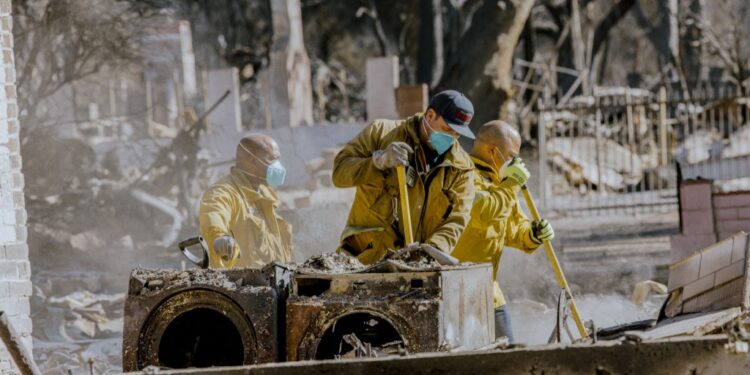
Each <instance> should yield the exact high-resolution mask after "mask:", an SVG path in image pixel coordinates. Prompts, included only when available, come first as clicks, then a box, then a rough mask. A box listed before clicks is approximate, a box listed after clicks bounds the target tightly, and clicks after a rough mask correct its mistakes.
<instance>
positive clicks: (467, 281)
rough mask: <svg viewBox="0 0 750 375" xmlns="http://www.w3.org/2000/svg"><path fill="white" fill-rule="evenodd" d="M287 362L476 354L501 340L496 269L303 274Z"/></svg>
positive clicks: (294, 294)
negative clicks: (497, 337) (498, 337)
mask: <svg viewBox="0 0 750 375" xmlns="http://www.w3.org/2000/svg"><path fill="white" fill-rule="evenodd" d="M286 311H287V317H286V321H287V327H286V332H287V336H286V340H287V341H286V345H287V352H286V355H287V360H289V361H296V360H310V359H333V358H341V357H344V358H348V357H363V356H377V355H380V354H393V353H399V352H402V353H403V352H408V353H419V352H434V351H444V350H471V349H476V348H480V347H482V346H485V345H488V344H490V343H492V342H493V341H494V339H495V331H494V315H493V305H492V267H491V266H490V265H484V264H483V265H461V266H453V267H443V268H442V269H439V270H432V271H416V272H396V273H347V274H322V273H321V274H318V273H315V274H302V273H297V274H296V275H294V276H293V278H292V287H291V290H290V295H289V299H288V300H287V310H286Z"/></svg>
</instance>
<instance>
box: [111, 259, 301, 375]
mask: <svg viewBox="0 0 750 375" xmlns="http://www.w3.org/2000/svg"><path fill="white" fill-rule="evenodd" d="M289 279H290V271H289V270H288V269H287V268H286V267H284V266H282V265H278V264H272V265H269V266H267V267H266V268H264V269H262V270H260V269H234V270H212V269H191V270H186V271H175V270H161V269H158V270H157V269H135V270H134V271H133V272H132V273H131V275H130V285H129V290H128V297H127V299H126V301H125V313H124V316H125V318H124V320H125V321H124V332H123V370H124V371H126V372H128V371H137V370H141V369H143V368H145V367H147V366H158V367H167V368H175V369H181V368H188V367H210V366H231V365H249V364H256V363H267V362H277V361H280V360H283V359H284V331H285V330H284V325H285V323H284V318H285V315H284V311H285V309H284V306H285V303H286V298H287V294H288V288H289Z"/></svg>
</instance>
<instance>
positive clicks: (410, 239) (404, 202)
mask: <svg viewBox="0 0 750 375" xmlns="http://www.w3.org/2000/svg"><path fill="white" fill-rule="evenodd" d="M396 176H397V178H398V200H399V202H401V222H402V224H403V226H404V245H411V244H413V243H414V233H413V232H412V229H411V212H410V210H409V193H408V192H407V190H406V167H404V166H403V165H399V166H397V167H396Z"/></svg>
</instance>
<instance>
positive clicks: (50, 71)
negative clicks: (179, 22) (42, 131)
mask: <svg viewBox="0 0 750 375" xmlns="http://www.w3.org/2000/svg"><path fill="white" fill-rule="evenodd" d="M13 13H14V14H13V20H14V25H13V38H14V40H15V46H14V51H15V53H16V60H17V62H18V66H19V67H20V69H18V76H17V77H16V84H17V87H18V103H19V108H20V120H21V123H22V124H23V127H22V128H21V130H22V132H24V134H30V133H32V132H34V131H35V130H38V129H39V128H40V124H41V123H42V122H43V120H44V118H45V116H46V113H44V106H43V105H41V104H42V103H43V102H44V100H45V99H47V98H49V97H51V96H52V95H54V94H55V93H57V92H58V91H59V90H60V89H61V88H63V87H64V86H65V85H67V84H70V83H73V82H76V81H78V80H81V79H84V78H87V77H91V76H93V75H95V74H96V73H98V72H100V71H101V70H102V69H103V68H104V67H105V66H106V67H107V68H109V69H113V70H116V69H119V68H121V67H123V66H125V65H127V64H129V63H131V62H132V61H133V60H134V59H135V58H136V57H137V53H136V48H135V44H136V42H137V41H138V37H139V30H141V28H140V27H139V23H140V22H141V20H140V18H139V17H137V14H135V13H133V12H132V11H131V8H130V5H129V3H127V2H124V1H118V0H29V1H14V2H13ZM24 158H26V157H25V156H24Z"/></svg>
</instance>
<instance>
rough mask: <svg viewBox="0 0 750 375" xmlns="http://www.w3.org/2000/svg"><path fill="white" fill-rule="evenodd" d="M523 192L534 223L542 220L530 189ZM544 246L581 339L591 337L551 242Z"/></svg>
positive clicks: (524, 187)
mask: <svg viewBox="0 0 750 375" xmlns="http://www.w3.org/2000/svg"><path fill="white" fill-rule="evenodd" d="M521 191H522V192H523V198H524V199H525V200H526V206H528V207H529V212H530V213H531V218H532V219H533V220H534V221H537V220H540V219H541V216H540V215H539V211H538V210H537V209H536V204H535V203H534V199H533V198H531V193H530V192H529V189H528V188H526V185H523V186H521ZM543 244H544V250H545V251H546V252H547V258H549V262H550V263H551V264H552V270H553V271H555V277H556V278H557V284H558V285H560V288H562V289H564V290H565V291H566V292H567V293H568V299H569V300H570V313H571V315H573V321H574V322H575V323H576V327H577V328H578V333H579V334H580V335H581V338H586V337H588V336H589V335H588V333H587V332H586V327H585V326H584V325H583V320H581V315H580V313H579V312H578V306H577V305H576V301H575V300H574V299H573V293H572V292H571V291H570V287H568V280H566V279H565V275H564V274H563V271H562V267H560V262H559V261H558V260H557V255H555V250H554V249H553V248H552V244H551V243H550V242H549V241H547V240H544V241H543Z"/></svg>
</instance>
